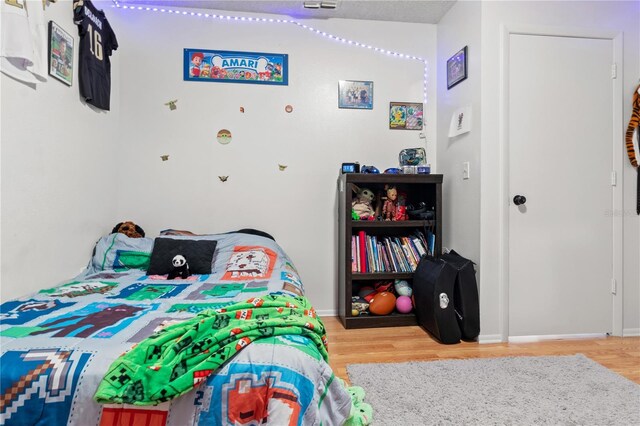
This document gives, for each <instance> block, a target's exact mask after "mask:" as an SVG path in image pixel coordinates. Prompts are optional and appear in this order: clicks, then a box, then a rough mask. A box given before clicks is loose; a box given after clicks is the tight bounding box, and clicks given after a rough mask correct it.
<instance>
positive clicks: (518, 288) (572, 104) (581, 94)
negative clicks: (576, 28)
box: [507, 34, 615, 336]
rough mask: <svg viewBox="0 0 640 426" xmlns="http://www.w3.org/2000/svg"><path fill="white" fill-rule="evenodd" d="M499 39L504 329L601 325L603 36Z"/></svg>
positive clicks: (608, 61) (566, 330) (551, 331)
mask: <svg viewBox="0 0 640 426" xmlns="http://www.w3.org/2000/svg"><path fill="white" fill-rule="evenodd" d="M509 41H510V43H509V46H510V48H509V55H510V56H509V113H508V116H509V134H508V142H507V143H508V151H509V158H508V161H509V184H508V186H509V194H510V195H509V197H510V206H509V230H508V231H509V252H508V255H509V264H508V269H509V275H508V279H509V284H508V286H509V287H508V289H509V290H508V291H509V336H541V335H567V334H588V333H607V332H611V331H612V324H613V322H612V321H613V313H612V309H613V307H612V305H613V303H612V301H613V299H612V294H611V279H612V276H613V217H612V215H611V214H610V212H611V208H612V205H613V204H612V203H613V201H612V200H613V188H612V186H611V171H612V170H613V146H614V145H613V144H614V143H615V142H614V141H613V140H612V139H613V125H614V123H613V119H614V117H613V93H614V85H613V83H612V76H611V72H612V68H611V67H612V63H613V42H612V40H604V39H592V38H574V37H552V36H536V35H519V34H511V35H510V40H509ZM516 196H522V197H524V198H525V199H526V202H524V199H517V200H516V201H517V202H514V197H516ZM518 203H521V204H520V205H516V204H518Z"/></svg>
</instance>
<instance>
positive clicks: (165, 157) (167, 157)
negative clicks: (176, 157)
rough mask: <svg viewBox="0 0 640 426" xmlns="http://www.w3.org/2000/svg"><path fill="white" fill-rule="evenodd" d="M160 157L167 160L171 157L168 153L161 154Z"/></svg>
mask: <svg viewBox="0 0 640 426" xmlns="http://www.w3.org/2000/svg"><path fill="white" fill-rule="evenodd" d="M160 158H162V161H167V160H168V159H169V156H168V155H161V156H160Z"/></svg>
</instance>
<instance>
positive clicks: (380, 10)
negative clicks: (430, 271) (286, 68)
mask: <svg viewBox="0 0 640 426" xmlns="http://www.w3.org/2000/svg"><path fill="white" fill-rule="evenodd" d="M305 1H306V2H310V3H316V4H320V3H323V2H324V3H337V6H336V8H335V9H325V8H319V9H306V8H305V7H304V6H303V3H305ZM454 3H455V0H384V1H383V0H374V1H372V0H337V1H336V0H333V1H331V0H288V1H271V0H226V1H218V0H209V1H205V0H120V4H129V5H132V4H136V5H153V6H161V7H180V8H197V9H213V10H224V11H233V12H254V13H270V14H278V15H287V16H290V17H292V18H296V19H328V18H341V19H366V20H371V21H395V22H415V23H423V24H437V23H438V22H439V21H440V19H441V18H442V17H443V16H444V14H445V13H447V11H448V10H449V9H450V8H451V7H452V6H453V4H454Z"/></svg>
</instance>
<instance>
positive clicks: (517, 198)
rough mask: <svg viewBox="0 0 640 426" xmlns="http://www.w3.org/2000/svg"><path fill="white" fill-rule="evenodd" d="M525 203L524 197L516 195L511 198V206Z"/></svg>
mask: <svg viewBox="0 0 640 426" xmlns="http://www.w3.org/2000/svg"><path fill="white" fill-rule="evenodd" d="M526 202H527V198H526V197H525V196H524V195H516V196H515V197H513V204H515V205H516V206H520V205H522V204H524V203H526Z"/></svg>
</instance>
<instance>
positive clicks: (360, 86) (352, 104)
mask: <svg viewBox="0 0 640 426" xmlns="http://www.w3.org/2000/svg"><path fill="white" fill-rule="evenodd" d="M338 108H356V109H373V81H353V80H340V81H339V83H338Z"/></svg>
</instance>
